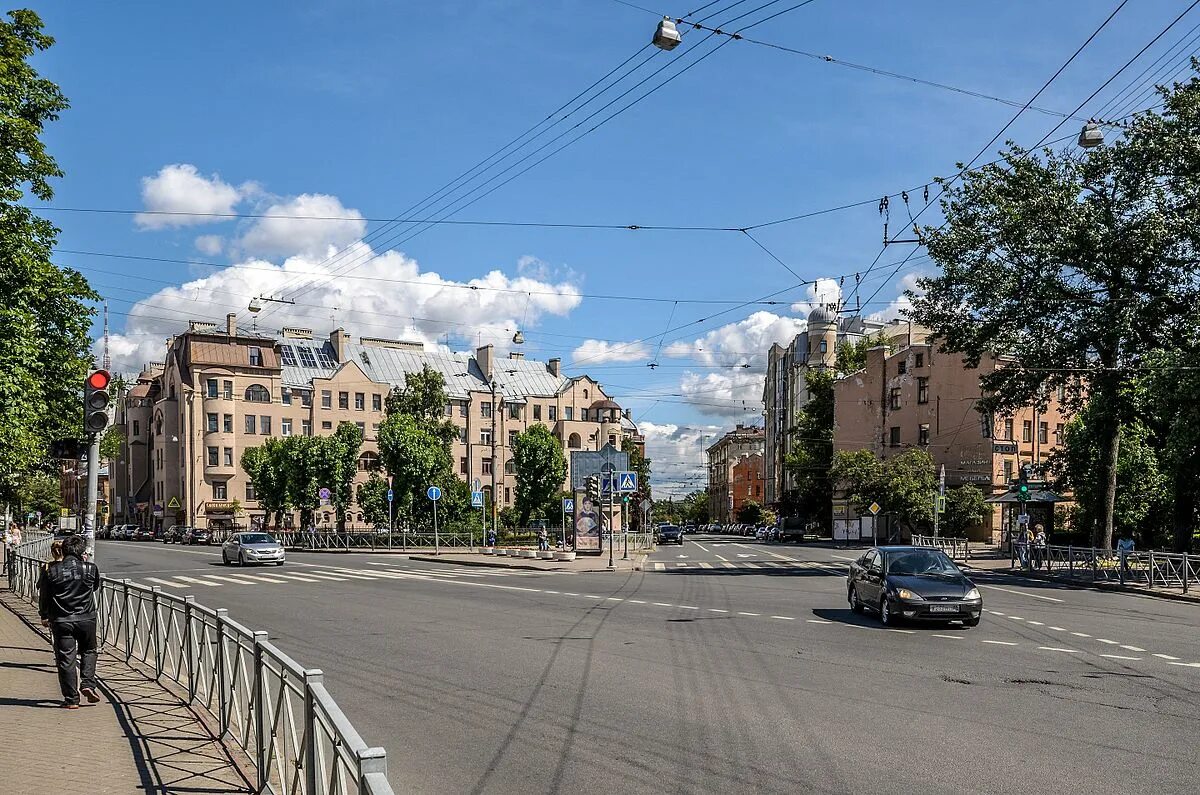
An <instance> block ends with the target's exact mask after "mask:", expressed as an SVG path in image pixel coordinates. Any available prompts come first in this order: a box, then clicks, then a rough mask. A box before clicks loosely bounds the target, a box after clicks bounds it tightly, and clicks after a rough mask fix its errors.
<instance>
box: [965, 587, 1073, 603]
mask: <svg viewBox="0 0 1200 795" xmlns="http://www.w3.org/2000/svg"><path fill="white" fill-rule="evenodd" d="M976 587H977V588H991V589H992V590H993V591H1004V592H1005V593H1015V594H1016V595H1017V596H1028V597H1030V598H1033V599H1044V600H1045V601H1047V602H1061V601H1062V599H1055V598H1054V597H1053V596H1042V595H1041V594H1036V593H1025V592H1024V591H1014V590H1013V589H1012V588H1001V587H1000V586H999V585H983V584H978V585H976Z"/></svg>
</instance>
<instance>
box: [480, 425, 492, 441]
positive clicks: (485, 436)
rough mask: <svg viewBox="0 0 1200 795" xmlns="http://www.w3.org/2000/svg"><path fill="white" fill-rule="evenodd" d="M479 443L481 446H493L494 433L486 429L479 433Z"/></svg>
mask: <svg viewBox="0 0 1200 795" xmlns="http://www.w3.org/2000/svg"><path fill="white" fill-rule="evenodd" d="M479 443H480V444H491V443H492V431H491V429H490V428H484V429H482V430H481V431H480V432H479Z"/></svg>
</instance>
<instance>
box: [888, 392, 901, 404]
mask: <svg viewBox="0 0 1200 795" xmlns="http://www.w3.org/2000/svg"><path fill="white" fill-rule="evenodd" d="M888 408H890V409H898V408H900V387H898V386H894V387H892V388H891V389H890V390H888Z"/></svg>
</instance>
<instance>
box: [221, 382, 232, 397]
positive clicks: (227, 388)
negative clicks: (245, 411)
mask: <svg viewBox="0 0 1200 795" xmlns="http://www.w3.org/2000/svg"><path fill="white" fill-rule="evenodd" d="M221 394H222V395H224V396H225V399H226V400H233V382H232V381H222V382H221Z"/></svg>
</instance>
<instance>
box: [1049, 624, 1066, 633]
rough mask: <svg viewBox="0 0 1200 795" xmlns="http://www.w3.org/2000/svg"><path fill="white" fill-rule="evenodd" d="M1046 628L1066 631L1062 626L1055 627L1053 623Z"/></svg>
mask: <svg viewBox="0 0 1200 795" xmlns="http://www.w3.org/2000/svg"><path fill="white" fill-rule="evenodd" d="M1047 629H1052V630H1054V631H1055V632H1066V630H1065V629H1063V628H1062V627H1056V626H1054V625H1050V626H1049V627H1047Z"/></svg>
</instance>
